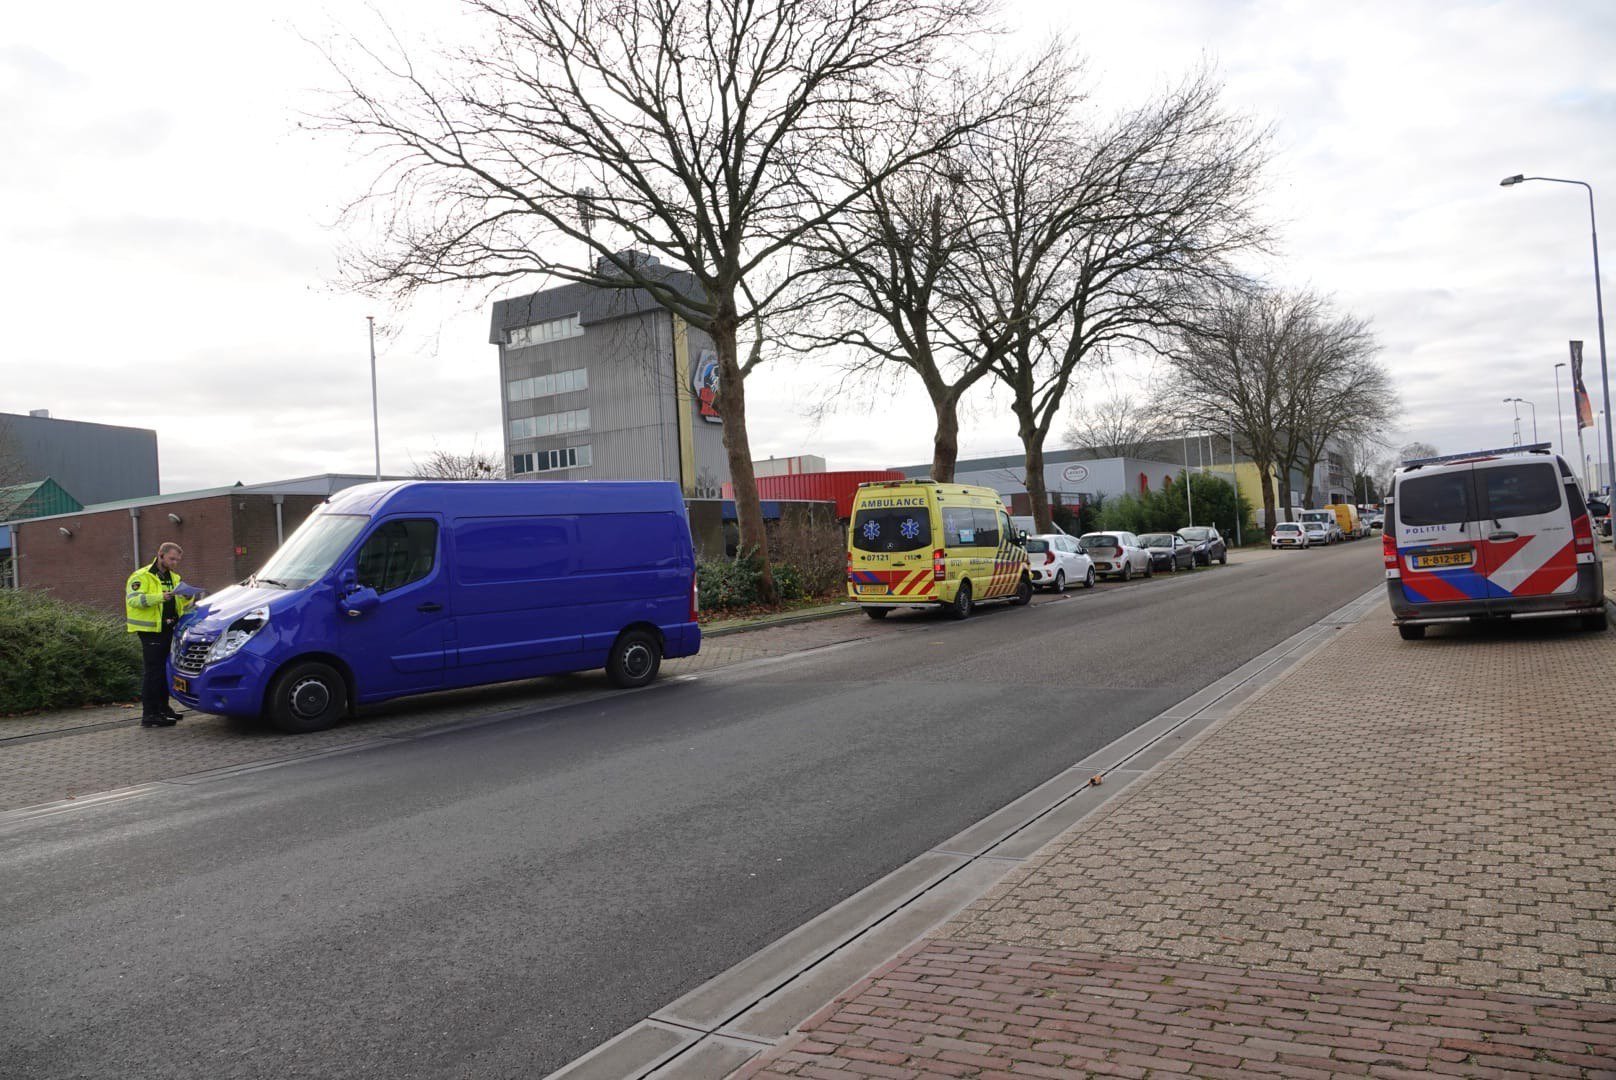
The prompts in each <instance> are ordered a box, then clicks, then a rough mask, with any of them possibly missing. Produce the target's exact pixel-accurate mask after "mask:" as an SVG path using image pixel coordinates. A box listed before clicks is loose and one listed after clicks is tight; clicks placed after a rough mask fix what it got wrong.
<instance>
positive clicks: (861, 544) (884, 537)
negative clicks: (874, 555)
mask: <svg viewBox="0 0 1616 1080" xmlns="http://www.w3.org/2000/svg"><path fill="white" fill-rule="evenodd" d="M853 547H854V548H856V549H857V550H859V551H921V550H923V549H925V548H929V547H931V514H930V513H929V512H928V511H927V509H926V508H925V507H924V506H898V507H886V506H882V507H875V508H872V509H868V510H860V511H859V512H858V513H856V514H854V515H853Z"/></svg>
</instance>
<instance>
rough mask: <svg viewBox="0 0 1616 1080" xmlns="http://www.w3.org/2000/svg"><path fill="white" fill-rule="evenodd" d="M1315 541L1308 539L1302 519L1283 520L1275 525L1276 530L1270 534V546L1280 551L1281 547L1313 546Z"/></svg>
mask: <svg viewBox="0 0 1616 1080" xmlns="http://www.w3.org/2000/svg"><path fill="white" fill-rule="evenodd" d="M1312 544H1313V542H1312V541H1311V540H1309V539H1308V535H1307V530H1306V529H1304V528H1302V523H1301V522H1300V521H1281V522H1279V523H1278V524H1276V525H1275V526H1274V531H1273V532H1271V533H1269V534H1268V546H1269V547H1271V548H1273V549H1274V550H1275V551H1278V550H1279V549H1280V548H1305V547H1311V546H1312Z"/></svg>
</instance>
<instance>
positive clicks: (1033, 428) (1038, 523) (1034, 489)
mask: <svg viewBox="0 0 1616 1080" xmlns="http://www.w3.org/2000/svg"><path fill="white" fill-rule="evenodd" d="M1020 435H1021V446H1022V449H1023V450H1025V451H1026V463H1025V464H1026V470H1027V500H1028V501H1029V502H1031V503H1032V523H1033V527H1034V528H1036V529H1037V530H1038V531H1039V532H1040V533H1052V532H1054V531H1055V519H1054V516H1053V515H1051V514H1050V512H1049V488H1048V487H1047V486H1046V485H1045V484H1044V433H1043V431H1042V429H1040V428H1039V427H1038V425H1037V424H1036V423H1034V422H1033V421H1032V420H1031V418H1029V417H1023V418H1022V419H1021V431H1020Z"/></svg>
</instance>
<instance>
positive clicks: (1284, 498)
mask: <svg viewBox="0 0 1616 1080" xmlns="http://www.w3.org/2000/svg"><path fill="white" fill-rule="evenodd" d="M1279 502H1280V509H1281V510H1282V511H1283V512H1284V514H1285V520H1286V521H1289V520H1290V519H1291V471H1290V470H1289V469H1285V470H1284V471H1282V472H1281V473H1280V476H1279Z"/></svg>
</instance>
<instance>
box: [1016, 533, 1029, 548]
mask: <svg viewBox="0 0 1616 1080" xmlns="http://www.w3.org/2000/svg"><path fill="white" fill-rule="evenodd" d="M1016 543H1018V544H1020V545H1021V546H1022V547H1026V546H1027V530H1025V529H1017V530H1016Z"/></svg>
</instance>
